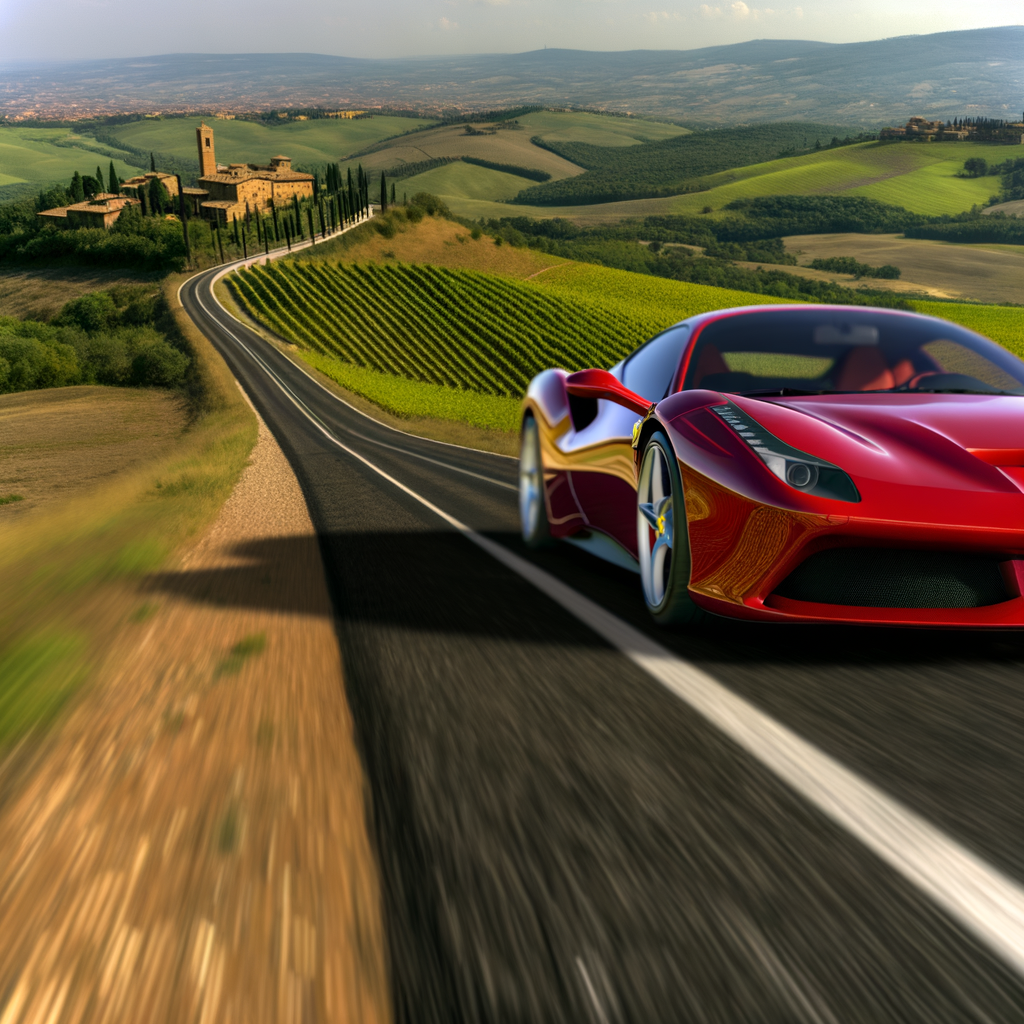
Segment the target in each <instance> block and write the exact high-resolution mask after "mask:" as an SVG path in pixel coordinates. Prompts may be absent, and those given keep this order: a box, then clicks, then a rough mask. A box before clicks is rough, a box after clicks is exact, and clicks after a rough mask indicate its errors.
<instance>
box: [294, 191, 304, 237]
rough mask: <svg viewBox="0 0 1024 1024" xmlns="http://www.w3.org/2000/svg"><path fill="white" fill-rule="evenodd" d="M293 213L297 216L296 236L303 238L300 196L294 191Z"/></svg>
mask: <svg viewBox="0 0 1024 1024" xmlns="http://www.w3.org/2000/svg"><path fill="white" fill-rule="evenodd" d="M292 214H293V216H294V218H295V237H296V238H302V211H301V210H300V209H299V197H298V195H296V194H295V193H294V192H293V193H292Z"/></svg>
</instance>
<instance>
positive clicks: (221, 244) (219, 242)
mask: <svg viewBox="0 0 1024 1024" xmlns="http://www.w3.org/2000/svg"><path fill="white" fill-rule="evenodd" d="M217 216H218V220H217V248H218V249H220V261H221V263H225V262H226V260H225V259H224V240H223V239H222V238H221V237H220V219H219V218H220V215H219V214H218V215H217Z"/></svg>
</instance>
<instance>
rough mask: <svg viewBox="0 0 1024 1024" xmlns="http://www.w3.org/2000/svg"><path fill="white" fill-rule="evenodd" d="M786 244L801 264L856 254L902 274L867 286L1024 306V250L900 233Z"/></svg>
mask: <svg viewBox="0 0 1024 1024" xmlns="http://www.w3.org/2000/svg"><path fill="white" fill-rule="evenodd" d="M784 241H785V243H786V248H787V250H788V251H789V252H792V253H795V254H796V255H797V257H798V259H799V260H800V262H801V264H807V263H810V262H811V260H812V259H815V258H816V257H826V256H853V257H854V258H855V259H857V260H859V261H860V262H861V263H868V264H870V265H871V266H880V265H882V264H885V263H892V264H893V265H895V266H897V267H899V268H900V270H902V271H903V276H902V277H901V278H900V280H899V281H896V282H886V281H876V280H874V279H864V281H863V282H862V283H863V284H864V285H865V286H867V287H871V288H876V287H886V286H889V287H893V286H895V287H896V288H897V289H898V290H902V291H917V292H925V293H927V294H931V295H934V296H935V297H936V298H955V299H973V300H974V301H976V302H990V303H1004V302H1009V303H1024V247H1021V249H1020V251H1019V252H1013V251H1010V249H1009V247H1003V248H1001V249H996V248H991V249H990V248H987V247H985V246H981V245H951V244H950V243H948V242H933V241H928V240H924V239H916V238H902V237H900V236H899V235H859V234H831V235H793V236H791V237H789V238H786V239H784ZM784 269H786V268H784ZM788 269H795V268H788ZM824 276H825V277H827V278H828V279H829V280H834V281H839V282H841V283H844V284H847V283H849V282H850V281H851V280H852V278H851V277H850V276H849V275H848V274H826V275H824Z"/></svg>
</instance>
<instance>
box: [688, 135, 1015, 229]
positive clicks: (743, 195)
mask: <svg viewBox="0 0 1024 1024" xmlns="http://www.w3.org/2000/svg"><path fill="white" fill-rule="evenodd" d="M1009 155H1011V154H1009V153H1008V151H1007V147H1005V146H986V145H981V144H979V143H971V142H956V143H932V144H930V145H928V144H924V143H922V144H914V143H895V144H887V145H883V144H879V143H875V142H864V143H860V144H859V145H855V146H842V147H840V148H839V149H831V150H825V151H823V152H819V153H809V154H806V155H804V156H796V157H787V158H784V159H782V160H771V161H769V162H767V163H763V164H755V165H754V166H752V167H743V168H739V169H737V170H735V171H723V172H722V173H720V174H716V175H714V177H712V178H710V179H709V183H710V184H711V185H712V186H713V187H712V188H711V189H710V191H707V192H698V193H693V194H692V195H687V196H679V197H678V198H677V199H675V200H673V201H672V204H671V210H672V212H673V213H690V214H692V213H699V212H700V211H701V210H702V209H703V208H704V207H705V206H710V207H712V209H714V210H720V209H721V208H722V207H723V206H725V205H726V204H727V203H730V202H732V201H733V200H734V199H753V198H756V197H759V196H783V195H816V194H830V193H831V194H835V193H844V192H849V193H851V194H852V195H862V196H867V197H868V198H869V199H877V200H878V201H879V202H883V203H891V204H892V205H894V206H902V207H905V208H906V209H908V210H911V211H913V212H914V213H926V214H942V213H962V212H963V211H964V210H969V209H970V208H971V207H972V206H973V205H974V204H975V203H984V202H985V201H986V200H987V199H988V198H989V196H991V195H993V194H994V193H996V192H998V190H999V180H998V179H997V178H958V177H956V173H957V171H959V170H960V169H961V168H962V167H963V164H964V161H965V160H967V159H968V158H969V157H972V156H980V157H984V158H985V159H986V160H988V161H990V162H993V163H994V162H996V161H999V160H1003V159H1006V158H1007V156H1009Z"/></svg>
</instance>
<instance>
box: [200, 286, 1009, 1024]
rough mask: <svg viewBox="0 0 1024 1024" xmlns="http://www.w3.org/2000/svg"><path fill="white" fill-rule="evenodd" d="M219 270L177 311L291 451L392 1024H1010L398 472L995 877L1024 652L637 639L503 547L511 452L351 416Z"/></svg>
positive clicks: (855, 867) (749, 779) (668, 697)
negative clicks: (354, 734) (226, 292)
mask: <svg viewBox="0 0 1024 1024" xmlns="http://www.w3.org/2000/svg"><path fill="white" fill-rule="evenodd" d="M211 277H212V273H207V274H204V275H199V276H197V277H195V278H193V279H191V280H190V281H189V282H188V283H187V284H186V286H185V287H184V288H183V290H182V300H183V302H184V304H185V307H186V309H187V310H188V312H189V313H190V315H191V316H192V317H193V319H194V320H195V321H196V322H197V324H198V325H199V326H200V328H201V329H202V330H203V331H204V333H206V335H207V336H208V337H209V338H210V339H211V341H212V342H213V343H214V345H215V346H216V347H217V349H218V350H219V351H220V352H221V353H222V355H223V356H224V358H225V359H226V360H227V362H228V365H229V366H230V367H231V369H232V371H233V372H234V374H235V376H236V377H237V379H238V380H239V381H240V383H241V384H242V386H243V387H244V389H245V390H246V392H247V393H248V395H249V397H250V398H251V400H252V401H253V403H254V405H255V406H256V408H257V409H258V410H259V412H260V414H261V416H263V418H264V419H265V421H266V422H267V424H268V426H269V427H270V428H271V430H272V431H273V432H274V435H275V436H276V437H277V439H278V441H279V442H280V444H281V446H282V448H283V449H284V451H285V453H286V454H287V456H288V458H289V459H290V460H291V463H292V465H293V466H294V468H295V471H296V473H297V475H298V478H299V480H300V482H301V484H302V487H303V489H304V491H305V494H306V497H307V500H308V503H309V508H310V512H311V514H312V517H313V522H314V523H315V525H316V528H317V530H318V533H319V539H320V546H321V551H322V554H323V558H324V562H325V565H326V568H327V573H328V578H329V581H330V585H331V587H332V591H333V598H334V602H335V610H336V615H337V631H338V636H339V639H340V642H341V647H342V652H343V657H344V663H345V671H346V678H347V687H348V698H349V701H350V704H351V707H352V711H353V714H354V716H355V720H356V727H357V731H358V739H359V742H360V744H361V751H362V755H363V758H364V763H365V767H366V770H367V773H368V777H369V780H370V785H371V788H372V805H373V811H372V813H373V820H372V822H371V830H372V833H373V835H374V838H375V841H376V844H377V850H378V855H379V858H380V867H381V875H382V884H383V889H384V899H385V915H386V925H387V928H388V933H389V942H390V956H391V971H392V986H393V991H394V1001H395V1010H396V1020H398V1021H400V1022H414V1021H415V1022H419V1021H431V1022H432V1021H439V1022H459V1021H529V1022H542V1021H581V1022H588V1021H590V1022H595V1024H615V1022H620V1021H623V1022H624V1021H631V1022H633V1021H635V1022H645V1024H646V1022H650V1024H655V1022H690V1021H693V1022H705V1021H708V1022H710V1021H721V1022H737V1021H744V1022H745V1021H779V1022H827V1024H832V1022H847V1021H851V1022H852V1021H857V1022H860V1021H921V1022H944V1021H950V1022H953V1021H956V1022H961V1021H979V1022H982V1021H984V1022H1002V1021H1018V1020H1024V977H1022V975H1021V974H1019V973H1016V971H1015V970H1014V969H1012V968H1011V967H1009V966H1007V964H1006V962H1005V961H1004V960H1003V959H1001V958H1000V957H999V956H998V955H996V954H995V953H994V952H992V950H991V948H990V944H986V943H985V942H984V941H981V940H979V939H978V938H977V937H976V936H975V934H974V933H972V932H968V931H967V930H966V929H965V928H963V927H962V926H961V925H960V924H958V923H957V921H956V920H954V919H953V918H952V917H951V916H948V915H947V913H946V912H945V911H943V910H942V909H940V908H939V906H938V905H937V904H936V903H935V902H934V901H933V900H932V899H931V898H930V897H929V896H928V895H925V893H924V892H922V891H921V889H920V888H919V887H918V886H917V885H915V884H914V883H913V882H912V881H910V880H908V878H907V877H906V874H905V873H903V874H901V873H900V872H899V871H896V870H894V869H893V868H892V867H891V866H890V865H889V864H887V863H886V862H884V861H883V860H882V859H880V858H879V857H878V856H876V854H875V853H873V852H871V850H869V849H868V848H867V847H866V846H865V845H863V844H862V843H861V842H860V841H859V840H858V839H856V838H854V836H853V835H851V834H850V833H849V832H848V831H847V830H846V829H844V828H843V827H841V826H840V825H839V824H837V823H836V822H835V821H834V820H833V819H832V818H830V817H827V816H826V815H825V814H823V813H822V812H821V811H820V810H819V809H817V808H816V807H815V806H813V805H812V804H811V803H809V802H808V801H807V800H805V799H804V798H803V797H802V796H800V795H798V794H797V793H796V792H795V791H794V790H793V789H791V788H790V787H789V786H788V785H787V784H786V783H784V782H782V781H781V780H780V779H779V778H778V776H777V775H775V774H773V772H772V771H770V770H769V769H768V768H767V767H765V765H764V764H763V763H762V761H761V760H759V759H758V758H756V757H754V756H752V755H751V754H750V753H748V752H747V750H745V749H744V748H742V747H741V746H739V745H738V744H737V743H735V742H734V741H733V740H732V739H729V738H728V737H727V736H725V735H724V734H723V733H722V732H720V731H719V730H718V729H717V728H715V727H714V726H712V725H711V724H709V722H708V721H707V720H706V719H705V718H703V717H702V716H701V715H700V714H698V713H697V712H696V711H695V710H693V708H691V707H690V706H689V705H688V704H686V703H685V702H684V701H682V700H680V699H679V698H678V697H676V696H675V695H673V693H671V692H670V691H669V690H668V689H666V688H665V687H664V686H662V685H660V684H659V683H658V682H657V681H655V680H654V679H653V678H652V677H651V676H649V675H647V674H646V673H645V672H644V671H642V670H641V669H640V668H639V667H638V666H637V665H636V664H635V662H634V661H631V660H630V659H628V658H627V657H625V656H624V655H623V654H622V653H620V651H618V650H616V649H614V648H613V647H612V646H610V645H609V644H608V643H607V642H606V641H605V640H603V639H601V637H599V636H598V635H597V634H596V633H595V632H593V631H592V630H590V629H589V628H588V627H587V626H585V625H583V623H581V622H580V621H579V619H577V618H576V617H574V616H573V615H571V614H570V613H569V612H568V611H566V610H565V609H564V608H563V607H562V606H561V605H559V604H558V603H556V602H555V601H553V600H552V599H551V598H550V597H548V596H546V595H545V594H544V593H542V592H541V591H540V590H538V589H536V588H535V587H534V586H533V585H532V584H531V583H529V582H527V580H525V579H524V578H523V577H522V576H521V575H520V574H518V573H516V572H514V571H512V570H511V569H510V568H508V567H507V566H506V565H504V564H502V563H501V562H499V561H498V560H496V559H495V558H493V557H491V556H490V555H489V554H488V553H487V552H486V551H484V550H481V549H480V547H479V546H478V545H476V544H474V543H471V542H470V540H468V539H467V538H466V537H465V536H464V535H463V534H461V533H460V532H459V531H458V530H456V529H454V528H453V527H452V526H451V525H450V524H449V523H448V522H446V521H445V520H444V519H442V518H441V517H440V516H439V515H438V514H437V513H436V512H434V511H431V510H430V509H429V508H428V507H426V506H425V505H424V504H423V503H422V502H420V501H418V500H416V499H415V497H413V496H411V495H410V494H409V493H407V492H406V491H403V490H402V489H401V488H400V487H398V486H397V485H396V481H397V482H398V483H400V484H403V485H404V486H405V487H407V488H409V489H410V490H412V491H414V492H415V493H416V494H418V495H420V496H421V497H422V498H424V499H426V500H427V501H429V502H431V503H432V504H433V505H434V506H436V507H437V508H438V509H440V510H442V511H444V512H446V513H448V514H449V515H451V516H453V517H455V518H457V519H458V520H459V521H461V522H462V523H464V524H466V526H468V527H470V528H471V529H473V530H475V531H478V532H479V533H480V534H482V535H484V536H485V537H488V538H490V539H491V540H493V541H496V542H497V543H499V544H501V545H503V546H504V547H505V548H506V549H507V550H510V551H512V552H514V553H516V554H517V555H519V556H521V557H522V558H525V559H527V560H529V561H530V562H531V563H533V564H534V565H537V566H540V567H542V568H543V569H545V570H546V571H547V572H548V573H550V574H551V575H553V576H554V577H556V578H557V579H559V580H561V581H563V582H564V583H566V584H568V585H569V586H570V587H572V588H573V589H574V590H575V591H578V592H580V593H583V594H586V595H587V596H589V597H590V598H591V599H592V600H593V601H595V602H597V603H598V604H599V605H600V606H601V607H602V608H604V609H606V610H607V611H609V612H611V613H613V614H614V615H615V616H617V617H618V618H619V619H621V620H623V621H625V622H626V623H628V624H630V625H632V626H633V627H635V628H636V629H639V630H641V631H642V632H643V633H645V634H647V635H650V636H653V637H655V638H656V639H657V641H658V642H659V643H661V644H662V645H664V646H665V647H667V648H669V649H670V650H671V651H673V652H675V653H677V654H679V655H681V656H682V657H684V658H686V659H688V661H689V662H691V663H693V664H694V665H696V666H698V667H699V668H701V669H703V670H704V671H705V672H707V673H708V674H710V675H711V676H713V677H714V678H715V679H717V680H718V681H720V682H721V683H723V684H725V686H727V687H728V688H729V689H730V690H731V691H733V692H734V693H736V694H738V695H740V696H742V697H744V698H746V700H747V701H749V702H750V703H751V704H753V705H754V706H756V707H757V708H760V709H762V710H763V711H765V712H767V713H768V714H770V715H771V716H773V717H774V718H775V719H776V720H777V721H779V722H781V723H783V724H784V725H785V726H788V727H789V728H790V729H792V730H793V731H794V732H796V733H798V734H799V735H800V736H802V737H803V738H804V739H806V740H808V741H810V742H811V743H813V744H815V745H816V746H817V747H818V748H820V749H821V750H822V751H824V752H825V753H826V754H828V755H830V756H831V757H832V758H834V759H835V760H837V761H839V762H841V763H842V764H843V765H845V766H846V767H847V768H849V769H852V770H853V771H854V772H856V773H857V774H858V775H859V776H860V777H861V778H863V779H864V780H866V781H867V782H869V783H871V784H873V785H874V786H876V787H877V788H878V789H880V790H881V791H883V792H884V793H885V794H888V795H889V796H891V797H894V798H896V799H897V800H898V801H900V803H901V804H902V805H904V806H905V807H907V808H909V809H910V810H911V811H913V812H916V813H917V814H918V815H920V816H921V817H923V818H924V819H926V820H927V821H928V822H930V823H931V824H932V825H934V826H936V827H938V828H939V829H941V830H942V831H943V832H944V833H945V834H946V835H947V836H949V837H951V838H952V839H953V840H955V841H957V842H959V843H961V844H963V846H964V847H966V848H967V849H968V850H969V851H971V852H973V853H974V854H975V855H976V856H977V857H978V858H980V859H981V860H982V861H983V862H984V863H985V864H987V865H990V866H992V867H994V868H995V869H997V870H998V871H1000V872H1002V873H1003V874H1004V875H1005V876H1006V877H1007V878H1009V879H1010V880H1011V881H1012V882H1015V883H1017V884H1018V885H1024V844H1022V842H1021V840H1022V838H1024V799H1022V797H1021V789H1022V784H1024V744H1022V743H1021V736H1022V731H1024V693H1022V682H1024V675H1022V665H1024V638H1022V637H1020V636H1017V635H1016V634H995V633H992V634H979V633H974V634H968V633H950V632H941V631H909V630H873V629H834V628H822V627H813V628H811V627H808V628H805V627H793V626H789V627H782V628H780V627H768V626H764V625H760V624H748V623H736V622H724V621H716V622H714V623H712V624H711V625H708V626H704V627H702V628H701V629H700V630H698V631H697V632H692V633H685V632H682V633H665V632H663V631H661V630H658V629H657V628H656V627H654V626H653V625H652V624H650V622H649V621H648V619H647V614H646V611H645V610H644V608H643V604H642V599H641V595H640V591H639V578H638V577H637V576H635V575H632V574H630V573H628V572H625V571H622V570H619V569H616V568H614V567H611V566H608V565H606V564H605V563H603V562H600V561H597V560H595V559H593V558H592V557H591V556H589V555H587V554H585V553H583V552H581V551H578V550H575V549H573V548H571V547H568V546H564V545H563V546H559V547H556V548H555V549H553V550H551V551H547V552H543V553H541V554H534V553H530V552H527V551H526V550H525V549H524V548H523V547H522V545H521V543H520V541H519V539H518V519H517V499H516V494H515V491H514V489H513V485H514V484H515V481H516V464H515V462H514V461H513V460H510V459H506V458H502V457H500V456H496V455H490V454H487V453H482V452H472V451H468V450H466V449H461V448H455V447H452V446H446V445H442V444H438V443H435V442H431V441H426V440H422V439H417V438H414V437H411V436H408V435H405V434H401V433H397V432H395V431H392V430H390V429H388V428H386V427H384V426H382V425H380V424H378V423H376V422H375V421H373V420H371V419H369V418H367V417H365V416H363V415H361V414H360V413H358V412H356V411H355V410H353V409H351V408H350V407H348V406H346V405H345V404H343V403H342V402H340V401H338V400H337V399H336V398H334V397H333V396H332V395H330V394H329V393H328V392H326V391H325V390H324V389H322V388H321V387H320V386H319V385H318V384H316V383H315V382H314V381H312V380H311V379H310V378H309V377H308V376H306V375H305V374H304V373H303V372H302V371H301V370H299V369H298V368H297V367H296V366H295V365H294V364H292V363H291V361H290V360H289V359H288V358H287V357H285V356H284V355H283V354H281V353H280V352H278V351H277V350H276V349H275V348H274V347H273V346H272V345H270V344H268V343H267V342H265V341H263V340H262V339H261V338H259V337H258V336H256V335H255V334H253V333H252V332H251V331H248V330H247V329H245V328H243V327H241V326H240V325H239V324H238V323H237V322H236V321H234V320H232V319H231V318H229V317H228V316H227V315H226V314H225V313H224V312H223V311H222V310H220V309H219V307H218V306H217V305H216V303H215V301H214V299H213V296H212V291H211V285H210V279H211ZM268 370H269V371H272V373H273V375H274V376H272V375H271V373H269V372H268ZM275 376H276V378H277V379H276V380H275ZM279 382H283V383H284V384H285V385H286V386H287V388H288V389H290V390H291V392H292V394H293V395H294V396H295V397H296V398H297V399H298V400H299V401H300V402H301V403H302V404H303V405H304V406H305V407H306V408H307V409H308V410H309V411H310V412H311V413H312V415H313V416H314V417H315V418H316V419H317V420H318V421H319V423H314V422H313V421H312V420H311V419H310V418H309V417H308V416H307V415H306V414H305V413H304V412H302V411H301V410H300V409H299V408H298V407H297V406H296V404H295V403H294V402H293V401H292V399H291V398H289V397H288V396H287V395H286V394H285V392H284V390H282V387H281V386H280V383H279ZM328 435H332V436H333V438H334V439H336V440H337V441H339V442H341V444H342V445H344V446H345V447H346V448H347V449H348V451H346V450H345V449H344V448H342V447H339V445H338V444H337V443H335V440H332V437H331V436H328ZM350 452H351V453H355V454H350ZM356 455H358V456H361V457H362V458H363V459H365V460H367V462H369V463H372V464H373V466H376V467H378V469H379V470H380V471H382V472H384V473H386V474H388V475H389V476H390V477H391V478H392V480H388V479H386V478H385V477H383V476H381V475H380V473H379V472H375V471H374V470H373V469H372V468H370V466H368V465H367V464H366V463H364V462H363V461H360V459H359V458H357V457H356ZM430 460H432V461H430ZM471 474H472V475H471ZM282 543H294V542H284V541H282ZM250 554H252V555H254V557H257V558H258V557H259V554H260V553H259V551H258V550H257V551H253V552H250ZM254 600H255V598H254ZM951 884H953V883H951Z"/></svg>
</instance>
